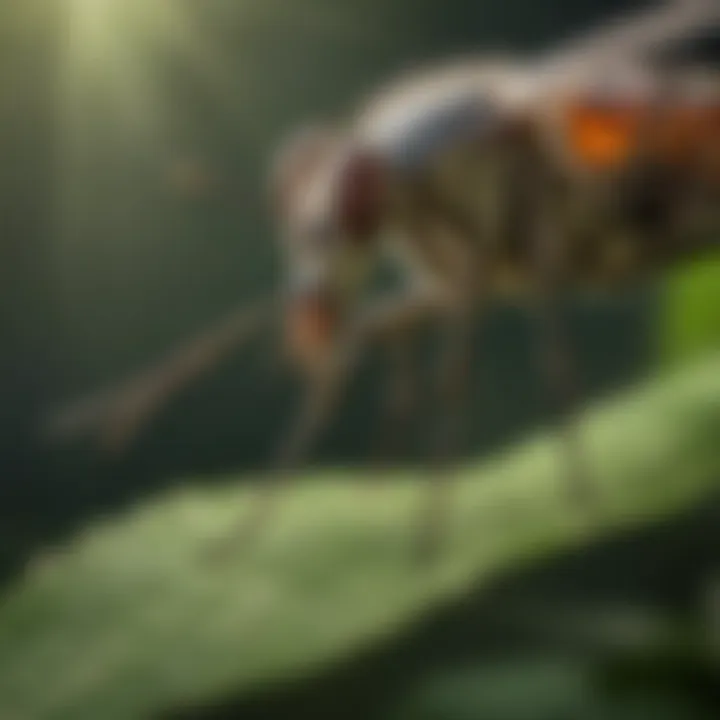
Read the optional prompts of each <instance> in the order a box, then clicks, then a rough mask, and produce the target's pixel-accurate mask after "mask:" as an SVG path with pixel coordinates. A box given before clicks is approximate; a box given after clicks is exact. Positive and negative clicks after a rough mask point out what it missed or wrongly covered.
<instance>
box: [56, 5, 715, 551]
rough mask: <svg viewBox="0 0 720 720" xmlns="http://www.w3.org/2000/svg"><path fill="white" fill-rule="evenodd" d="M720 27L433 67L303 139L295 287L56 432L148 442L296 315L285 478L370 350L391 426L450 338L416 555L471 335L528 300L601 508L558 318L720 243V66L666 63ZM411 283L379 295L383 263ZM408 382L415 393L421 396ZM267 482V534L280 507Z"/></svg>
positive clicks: (235, 316)
mask: <svg viewBox="0 0 720 720" xmlns="http://www.w3.org/2000/svg"><path fill="white" fill-rule="evenodd" d="M718 26H720V5H718V4H717V3H716V2H714V0H675V1H674V2H666V3H665V4H664V5H662V6H660V7H657V8H654V9H652V10H650V11H646V12H644V13H639V14H637V15H635V16H633V17H623V18H618V20H617V21H616V22H614V23H612V24H610V25H605V26H603V27H601V28H599V29H595V30H594V31H592V32H590V33H588V34H586V35H584V36H583V37H580V38H574V39H572V40H571V41H570V42H568V43H566V44H565V45H564V46H562V47H560V48H559V49H555V50H554V51H552V52H550V53H548V54H546V55H542V56H540V57H535V58H531V59H524V60H521V59H516V58H489V57H479V58H475V57H471V58H467V59H462V60H459V61H453V62H449V63H447V64H445V65H441V66H434V67H431V68H425V69H421V70H417V71H415V72H413V73H411V74H409V75H407V76H403V77H400V78H399V79H397V80H396V81H395V82H391V83H389V84H388V85H387V86H385V87H383V88H381V89H380V91H379V92H376V93H374V94H372V95H371V96H370V97H366V98H364V99H363V100H362V102H360V103H358V104H357V106H356V107H355V109H354V110H353V111H352V112H350V113H349V114H347V115H346V116H345V117H342V118H339V119H337V120H335V121H332V122H328V123H324V122H320V123H317V124H309V125H307V126H304V127H301V128H300V129H299V130H297V131H295V132H293V133H291V134H290V136H289V138H288V139H287V140H286V142H284V143H282V144H281V146H280V148H279V149H278V151H277V152H276V153H275V156H274V158H273V160H272V163H271V171H270V173H269V190H270V197H271V200H272V206H273V213H274V218H275V220H276V224H277V226H278V233H279V236H280V251H281V257H282V260H283V263H284V268H285V270H284V277H283V279H282V281H281V283H280V289H279V291H278V292H277V293H276V295H275V296H274V297H273V298H271V299H270V300H269V301H267V302H259V303H258V304H257V305H254V306H251V307H250V308H247V307H243V308H241V309H239V310H238V311H235V312H233V313H231V314H230V315H229V316H228V318H226V319H225V320H224V321H223V322H221V323H220V324H219V325H218V326H216V327H214V328H212V329H211V330H209V331H207V332H206V333H204V334H202V335H201V336H200V337H198V338H195V339H193V340H192V341H191V342H189V343H188V344H187V345H186V346H185V347H183V348H181V349H180V350H179V351H177V352H176V353H174V354H173V355H172V356H171V357H170V358H169V359H167V360H165V361H163V362H161V363H160V364H159V365H157V366H156V367H155V368H153V369H151V370H150V371H148V372H146V373H145V374H143V375H141V376H140V377H139V378H138V377H136V378H132V379H131V380H129V381H128V382H126V383H125V384H123V385H121V386H119V387H118V388H115V389H112V390H111V391H109V392H108V393H105V394H101V395H99V396H97V397H91V398H90V400H89V401H86V402H84V403H80V404H75V405H71V406H69V407H68V408H67V409H65V410H64V411H63V412H61V413H60V414H58V415H57V416H55V418H54V419H53V424H52V429H53V432H54V433H55V435H56V436H60V437H64V438H67V437H75V436H77V435H79V434H80V433H82V432H88V431H93V432H96V433H97V434H98V436H99V437H100V439H101V441H102V442H103V443H104V444H105V446H106V447H107V448H109V449H111V450H113V451H115V452H119V451H122V450H124V449H126V448H127V447H128V445H129V444H130V443H131V442H132V440H133V439H134V438H135V437H136V435H137V433H138V432H139V431H140V429H141V428H142V426H143V425H144V424H145V423H147V421H148V420H149V419H150V418H151V417H152V416H153V415H154V414H155V413H156V412H158V411H159V409H160V408H161V407H162V406H163V405H164V404H165V403H166V402H167V401H168V400H169V399H170V398H171V396H172V395H173V394H174V393H175V392H176V391H177V390H178V389H179V388H180V387H182V386H184V385H185V384H186V383H188V382H190V381H191V380H192V379H193V378H194V377H196V376H198V375H199V374H200V373H201V372H204V371H209V370H210V369H211V368H212V366H213V365H214V364H215V363H216V362H218V360H219V359H220V357H222V356H224V355H225V354H226V353H228V352H229V351H230V350H231V349H233V348H235V347H236V346H238V345H239V344H241V343H242V342H244V341H246V340H247V339H248V338H249V337H251V336H252V335H253V334H254V333H256V332H257V331H258V330H259V328H261V327H263V326H264V325H265V324H266V323H268V322H276V323H280V324H281V326H282V333H281V335H282V338H283V341H284V346H285V349H286V350H287V352H288V353H289V356H290V357H291V359H292V360H293V362H294V365H295V367H296V368H298V369H299V370H300V371H301V372H302V373H303V376H304V377H305V379H306V381H307V382H306V386H307V398H306V400H305V401H304V403H303V404H302V406H301V408H300V411H299V414H298V418H297V419H296V421H295V422H294V423H293V424H292V425H291V427H290V431H289V433H288V435H287V437H286V438H285V439H284V442H283V443H282V444H281V447H280V450H279V452H278V454H277V467H276V470H277V472H278V477H282V476H284V475H285V474H286V473H288V472H291V471H292V470H293V469H294V468H296V467H297V466H298V464H299V463H301V462H302V459H303V457H304V456H305V455H306V454H307V453H308V452H309V449H310V448H311V447H312V444H313V443H314V442H315V440H316V438H317V437H318V435H319V434H320V433H321V432H322V430H323V428H324V427H325V426H326V425H327V424H328V423H329V422H330V419H331V417H332V413H333V410H334V408H336V406H337V403H338V401H339V398H340V397H341V396H342V392H343V389H344V387H345V386H346V384H347V381H348V378H349V377H350V375H351V373H352V372H353V370H354V369H355V368H356V366H357V364H358V363H359V362H360V359H361V357H362V354H363V353H364V352H365V351H366V350H367V348H368V347H370V346H371V345H373V344H385V345H391V346H392V347H394V348H395V349H396V350H397V352H395V353H394V354H393V356H392V357H393V358H394V360H393V364H392V367H391V368H390V371H391V375H390V392H389V393H388V408H387V416H388V417H389V418H390V419H391V421H392V422H393V423H396V424H397V423H400V422H401V421H402V419H403V417H407V415H408V413H409V412H411V407H410V406H411V398H410V399H408V395H411V394H412V393H408V392H407V382H408V378H409V377H410V376H411V369H410V362H411V359H412V358H411V355H412V353H411V352H409V351H408V347H409V346H410V345H409V343H411V341H412V338H413V337H414V335H415V334H416V333H417V331H418V328H419V327H420V326H422V325H423V324H426V323H429V322H436V323H439V324H440V326H441V327H442V329H443V332H444V335H445V337H444V342H443V345H442V353H441V358H440V360H441V361H440V363H439V366H438V368H437V386H438V394H439V397H440V400H441V405H442V410H441V412H440V413H439V416H438V417H439V421H438V427H437V433H436V443H435V448H434V457H435V459H436V460H437V461H438V467H437V469H436V471H434V472H433V477H434V478H435V479H434V480H433V481H432V482H431V483H430V484H429V486H430V490H429V491H428V492H427V493H426V497H425V500H424V501H423V509H422V521H421V530H420V533H419V539H418V547H419V548H420V550H421V552H422V554H423V555H425V554H427V553H432V552H434V551H435V549H436V548H437V547H438V545H439V543H440V539H441V535H442V528H443V526H444V525H445V522H446V520H445V518H446V515H447V507H448V498H447V493H448V487H449V485H448V483H447V482H446V475H447V472H446V471H447V470H449V468H450V465H451V464H452V461H453V458H454V454H455V451H456V448H457V443H458V437H459V431H460V427H461V425H462V422H461V418H462V416H463V414H464V407H463V401H464V399H465V397H466V395H467V392H466V384H467V381H468V374H469V371H470V368H471V366H472V357H471V352H470V336H471V331H472V330H473V328H475V327H476V326H477V324H478V322H479V320H480V319H481V317H482V315H483V314H484V313H486V312H487V310H488V308H490V307H491V305H492V304H493V303H494V302H496V301H497V300H498V299H503V300H509V301H511V302H522V303H526V304H527V305H528V306H529V307H531V308H532V311H533V313H534V314H535V315H536V317H537V327H538V347H539V351H540V352H539V355H540V357H541V358H542V364H543V367H544V372H545V373H546V375H547V378H548V383H549V385H550V387H551V388H552V393H553V397H554V398H555V400H556V404H557V410H558V412H559V413H560V415H561V422H562V427H563V432H564V435H565V441H566V445H567V471H566V473H565V475H566V477H567V488H568V491H569V493H570V495H571V497H572V498H574V499H580V500H581V501H582V502H594V500H593V498H594V497H595V494H596V489H597V488H596V486H595V485H596V484H595V483H594V482H593V481H592V480H591V478H590V477H589V476H588V474H587V472H585V470H584V467H583V463H582V457H581V455H582V453H581V452H580V442H579V438H578V422H577V417H576V415H577V413H576V409H577V399H578V389H577V381H576V378H575V369H574V367H573V363H572V353H571V351H570V348H569V340H568V338H567V336H566V332H565V328H564V324H563V322H562V321H561V319H560V311H559V306H558V305H559V298H560V296H561V295H562V294H563V293H564V292H566V291H568V290H571V291H574V292H575V291H577V292H583V291H585V290H588V289H592V290H600V291H603V292H604V291H612V290H613V289H615V288H617V287H619V286H621V285H624V284H626V283H631V282H636V281H637V280H638V279H639V278H640V277H642V276H645V275H648V274H651V273H655V272H660V271H662V270H664V269H667V268H669V267H672V266H675V265H677V264H678V263H681V262H683V261H685V260H687V259H689V258H691V257H694V256H696V255H698V254H701V253H705V252H710V251H712V250H713V249H716V248H717V241H716V238H717V234H718V231H720V202H719V200H720V74H718V73H716V72H713V71H711V70H709V69H707V68H702V67H688V66H684V67H677V66H676V67H667V66H665V65H663V64H662V63H660V62H659V61H658V60H657V57H656V55H657V54H658V53H660V52H662V51H663V50H664V49H665V48H667V47H669V46H671V45H672V44H673V43H677V42H679V41H681V40H682V39H683V38H685V37H686V36H688V35H690V34H692V33H693V32H697V31H698V30H704V29H707V28H709V27H718ZM383 262H390V263H394V264H395V266H396V267H398V268H399V269H400V270H401V272H402V275H403V277H404V283H403V285H402V287H401V289H400V290H399V291H397V292H396V293H395V294H394V295H392V296H382V297H379V298H371V299H367V290H368V286H369V284H370V280H371V278H372V277H373V273H374V271H375V270H376V269H377V267H378V265H379V264H380V263H383ZM403 388H404V389H405V392H404V393H403ZM275 487H277V485H276V484H275V483H272V482H270V483H265V484H264V485H263V488H262V489H261V490H260V491H259V492H260V493H261V500H260V501H259V502H258V506H257V507H258V511H257V512H256V513H255V514H254V516H253V517H254V521H253V522H252V523H251V524H252V525H253V526H259V525H260V524H262V523H263V522H265V521H266V520H267V518H268V516H269V512H270V508H271V507H272V506H273V503H272V502H271V501H270V499H271V498H272V497H274V495H275V493H274V488H275Z"/></svg>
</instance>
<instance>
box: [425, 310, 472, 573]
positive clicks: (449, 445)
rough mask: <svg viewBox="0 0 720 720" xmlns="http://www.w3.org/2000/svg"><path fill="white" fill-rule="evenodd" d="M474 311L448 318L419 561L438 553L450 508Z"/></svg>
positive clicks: (470, 351) (440, 369)
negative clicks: (438, 420) (439, 409)
mask: <svg viewBox="0 0 720 720" xmlns="http://www.w3.org/2000/svg"><path fill="white" fill-rule="evenodd" d="M472 320H473V317H472V313H471V312H469V311H467V310H465V309H463V310H462V311H456V312H453V313H452V314H451V315H450V317H449V318H448V319H447V321H446V326H445V328H444V330H445V331H446V337H445V345H444V347H443V348H442V352H441V357H440V363H439V367H438V375H437V379H438V386H437V391H438V395H439V398H438V399H439V405H440V407H441V415H440V418H441V421H440V423H439V424H438V425H437V427H436V435H435V436H434V437H433V447H432V457H431V460H430V474H429V476H428V478H427V482H428V487H427V490H426V492H425V493H424V494H423V498H422V507H421V512H420V525H419V532H418V540H417V542H418V545H417V552H418V558H419V559H420V561H427V560H430V559H432V558H433V557H434V556H436V555H437V553H438V551H439V549H440V545H441V541H442V537H443V534H444V532H445V530H446V527H447V518H448V515H449V511H450V501H451V492H450V491H451V487H452V486H451V480H452V473H453V471H454V467H453V465H454V463H455V461H456V460H457V457H458V453H459V451H460V448H461V444H462V440H463V438H462V433H463V429H464V422H463V420H464V416H465V410H466V404H465V402H464V401H465V400H466V399H467V395H468V384H469V374H470V370H471V361H472V330H473V322H472Z"/></svg>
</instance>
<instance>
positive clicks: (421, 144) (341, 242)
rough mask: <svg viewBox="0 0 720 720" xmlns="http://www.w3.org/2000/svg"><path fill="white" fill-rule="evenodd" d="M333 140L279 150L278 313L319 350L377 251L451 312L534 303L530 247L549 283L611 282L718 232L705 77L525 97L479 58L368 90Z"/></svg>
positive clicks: (675, 256) (701, 246) (716, 86)
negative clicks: (286, 313) (550, 276)
mask: <svg viewBox="0 0 720 720" xmlns="http://www.w3.org/2000/svg"><path fill="white" fill-rule="evenodd" d="M628 71H630V72H631V73H633V74H634V75H635V77H634V81H633V82H628ZM523 89H524V96H523ZM334 132H335V131H334ZM337 132H338V134H339V135H342V136H343V140H342V141H339V140H338V141H336V142H334V143H330V142H328V143H326V144H324V145H322V146H321V145H319V144H315V145H313V147H305V148H303V147H302V143H300V144H299V146H298V147H296V148H293V150H295V151H296V152H297V153H298V154H301V153H302V152H303V150H305V151H306V152H307V155H306V157H305V158H304V160H305V167H304V170H303V174H302V175H301V177H300V178H299V180H297V179H296V181H295V182H296V185H295V186H294V190H293V186H292V183H291V182H290V181H288V182H287V183H285V182H283V183H282V188H283V191H284V192H285V193H286V196H285V200H284V207H285V208H286V217H287V219H288V223H287V225H286V227H285V232H286V234H287V238H286V243H287V245H288V247H289V252H290V258H291V259H290V262H289V265H288V270H289V275H290V278H291V283H292V285H293V287H296V288H299V289H300V292H299V293H298V294H297V295H296V296H294V298H293V299H294V300H295V301H296V304H295V309H296V310H297V308H300V310H299V311H298V317H299V323H300V324H301V325H302V324H303V323H302V314H303V313H302V307H303V306H304V305H303V303H304V299H308V300H309V302H308V303H307V305H305V306H304V307H307V308H308V311H309V313H310V314H311V315H312V316H313V317H315V318H316V320H317V322H316V330H317V332H316V334H315V336H314V338H315V340H316V342H317V343H318V344H320V343H321V342H322V339H323V337H325V338H326V339H328V340H329V338H330V334H331V330H332V326H333V324H334V322H337V321H339V320H340V318H342V317H345V318H347V317H348V312H349V307H350V306H351V305H352V303H353V301H354V300H355V298H356V296H358V295H359V293H360V289H361V287H362V278H363V277H367V276H368V275H369V270H370V268H371V266H372V262H373V261H376V260H378V259H379V258H380V257H381V256H382V253H383V251H388V250H390V251H393V252H394V254H395V255H396V256H397V255H400V256H401V257H402V258H403V264H404V266H405V267H406V269H407V271H408V272H407V275H408V279H409V281H410V282H411V283H412V284H413V285H414V286H415V287H420V286H422V287H423V288H425V290H426V291H427V292H428V293H429V294H431V293H434V295H435V299H436V300H437V302H438V303H442V302H445V303H452V302H454V301H455V300H456V301H457V302H465V301H466V300H469V298H470V297H471V296H473V295H474V294H476V293H477V292H480V293H483V294H484V295H490V296H493V295H495V294H497V293H506V292H508V291H510V292H511V293H513V294H518V293H519V294H521V295H522V294H527V293H528V292H529V293H532V292H534V287H535V285H534V282H533V278H535V277H536V276H537V273H538V262H540V260H539V259H538V257H537V254H538V253H539V252H542V253H544V254H545V255H546V258H547V260H548V261H550V262H552V263H553V265H554V270H553V273H554V274H555V275H557V277H554V282H561V283H562V284H564V285H565V284H570V285H575V286H579V287H580V288H583V287H604V286H608V285H612V284H614V283H617V282H619V281H626V280H629V279H632V278H634V277H636V276H637V275H639V274H642V273H646V272H647V271H649V270H652V269H658V268H661V267H664V266H667V265H669V264H672V263H675V262H677V261H679V260H681V259H683V258H684V257H687V256H690V255H692V254H693V253H695V252H698V251H702V250H705V249H709V248H710V247H711V246H712V232H713V230H714V229H716V228H718V227H719V226H720V224H719V221H720V217H719V215H720V210H719V208H720V203H718V200H719V197H718V195H719V193H720V159H719V158H720V153H719V152H718V149H719V147H720V75H718V76H717V77H712V76H711V77H707V78H703V82H699V79H698V77H697V76H696V74H695V73H694V72H692V71H684V72H681V71H675V73H674V74H670V73H668V72H664V71H660V70H657V69H653V68H651V67H646V66H634V65H633V66H629V67H628V68H626V73H625V75H623V76H620V77H619V78H618V77H617V76H615V75H607V74H600V73H597V74H595V75H594V76H591V77H589V78H588V77H585V78H583V84H581V85H578V86H575V85H569V86H567V85H560V86H558V87H555V88H552V89H551V90H550V91H549V92H547V91H546V92H545V93H543V94H538V92H537V89H536V88H533V86H532V84H531V83H528V82H527V72H526V73H524V74H523V72H522V71H520V70H518V69H516V68H512V67H510V68H506V67H500V68H499V69H498V68H495V67H491V66H490V67H489V66H488V65H487V63H485V62H484V61H478V62H477V63H476V64H474V65H473V64H472V63H470V64H464V65H463V66H461V67H460V68H450V69H449V70H447V71H446V73H445V75H444V77H443V75H442V74H438V73H436V74H434V75H433V76H432V77H431V78H430V79H427V78H424V77H422V76H421V77H419V78H418V79H417V80H415V81H414V82H411V83H410V84H409V87H399V88H394V92H385V93H381V94H380V99H379V100H376V99H372V100H371V101H370V102H369V103H368V105H367V106H366V107H364V108H363V109H362V110H361V112H360V113H359V114H358V115H357V117H356V118H353V119H352V121H351V123H349V125H348V127H346V128H344V129H343V130H341V131H337ZM343 133H344V135H343ZM303 141H304V139H303ZM293 159H295V158H293ZM290 165H292V163H289V165H288V168H290ZM289 171H290V169H289V170H288V172H289ZM281 175H282V173H281ZM288 188H289V189H288ZM540 216H543V217H545V218H546V222H550V223H552V225H553V231H552V234H553V237H552V239H551V240H549V241H547V245H546V246H543V247H542V248H540V247H539V246H538V242H537V240H536V238H534V237H533V233H534V231H536V229H537V228H538V225H539V223H540V222H541V221H540ZM548 216H551V217H548ZM311 268H312V269H311ZM293 277H302V278H304V280H303V281H302V282H293V280H292V278H293ZM481 278H482V279H481ZM321 319H324V320H323V321H321ZM307 325H312V323H311V322H309V323H307ZM301 336H302V334H300V335H298V337H301ZM302 337H305V338H306V339H307V340H308V342H309V338H310V335H309V334H308V335H304V336H302Z"/></svg>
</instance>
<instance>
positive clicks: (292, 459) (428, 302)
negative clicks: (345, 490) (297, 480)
mask: <svg viewBox="0 0 720 720" xmlns="http://www.w3.org/2000/svg"><path fill="white" fill-rule="evenodd" d="M437 307H438V302H437V299H436V298H435V297H434V296H433V295H432V294H430V293H426V292H424V291H423V292H417V293H416V292H406V293H404V294H403V295H402V296H400V297H398V298H391V299H388V300H383V301H380V302H378V303H377V304H373V305H372V306H371V307H369V308H368V309H367V310H366V311H365V312H364V313H362V316H361V317H360V318H359V319H358V322H357V323H356V325H355V326H354V327H353V328H352V330H351V331H350V332H349V333H348V335H347V337H346V338H345V340H344V341H342V342H340V343H339V345H338V348H337V350H336V352H335V353H333V357H332V358H331V359H330V360H329V362H328V363H327V364H326V365H324V366H323V369H322V371H321V372H318V373H316V374H315V375H314V376H313V377H312V378H311V379H310V381H309V384H308V386H307V389H306V394H305V398H304V401H303V403H302V405H301V408H300V412H299V413H298V414H297V416H296V417H295V419H294V421H293V422H292V424H291V426H290V431H289V432H288V434H287V436H286V437H285V439H284V441H283V443H282V444H281V446H280V448H279V449H278V451H277V453H276V455H275V457H274V459H273V467H272V470H271V473H270V477H269V478H267V479H266V480H265V481H264V482H262V483H261V484H260V485H259V486H258V487H257V490H256V494H255V497H254V499H253V504H252V507H251V510H250V515H249V517H248V518H247V519H246V521H245V522H244V523H242V524H241V526H240V528H239V531H238V532H237V533H236V534H234V535H233V537H232V539H231V542H230V543H228V542H224V543H223V549H227V548H228V547H229V546H230V545H232V546H234V545H235V543H236V542H237V543H243V542H245V543H246V542H249V541H252V540H253V539H254V538H255V537H257V535H258V533H259V532H260V531H261V530H262V528H263V527H265V526H266V525H267V524H268V522H269V521H270V520H271V518H272V515H273V513H274V511H275V508H276V504H277V500H278V497H279V493H280V491H281V489H282V488H283V487H284V486H285V482H286V481H287V480H288V479H289V477H290V476H291V474H292V473H293V472H294V471H295V470H297V468H298V466H299V465H300V464H301V463H302V461H303V459H304V458H305V455H306V453H307V452H308V451H309V449H310V448H311V447H312V445H313V443H314V442H315V441H316V440H317V438H318V436H319V435H320V433H322V432H323V430H324V429H325V428H326V427H327V423H328V422H329V421H330V419H331V417H332V413H333V412H334V411H335V409H336V407H337V404H338V401H339V400H340V398H341V396H342V394H343V391H344V389H345V388H346V386H347V382H348V380H349V377H350V375H351V373H352V371H353V370H354V369H355V367H356V366H357V364H358V362H359V360H360V359H361V357H362V354H363V352H364V351H365V350H366V349H367V348H368V347H369V345H370V343H375V342H381V343H383V342H387V341H388V340H392V339H395V338H397V337H398V336H399V335H401V334H403V333H407V332H409V331H410V330H412V329H413V328H415V327H416V326H418V325H419V324H420V323H421V322H423V321H425V320H426V319H428V318H429V317H430V316H431V315H432V314H433V312H434V311H435V310H436V309H437Z"/></svg>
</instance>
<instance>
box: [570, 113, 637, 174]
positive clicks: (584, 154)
mask: <svg viewBox="0 0 720 720" xmlns="http://www.w3.org/2000/svg"><path fill="white" fill-rule="evenodd" d="M645 115H646V113H645V109H644V108H642V107H637V106H634V105H630V106H628V105H593V104H585V103H579V104H575V105H572V106H570V107H569V108H568V110H567V116H566V122H567V125H566V129H567V140H568V144H569V148H570V151H571V153H572V155H573V157H574V159H576V160H578V161H580V162H581V163H582V164H583V165H584V166H586V167H589V168H592V169H595V170H607V169H614V168H617V167H619V166H622V165H623V164H625V163H626V162H628V161H629V160H630V158H631V157H632V155H633V153H634V152H635V151H636V149H637V148H638V145H639V138H640V132H641V127H642V125H643V123H644V121H645Z"/></svg>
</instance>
